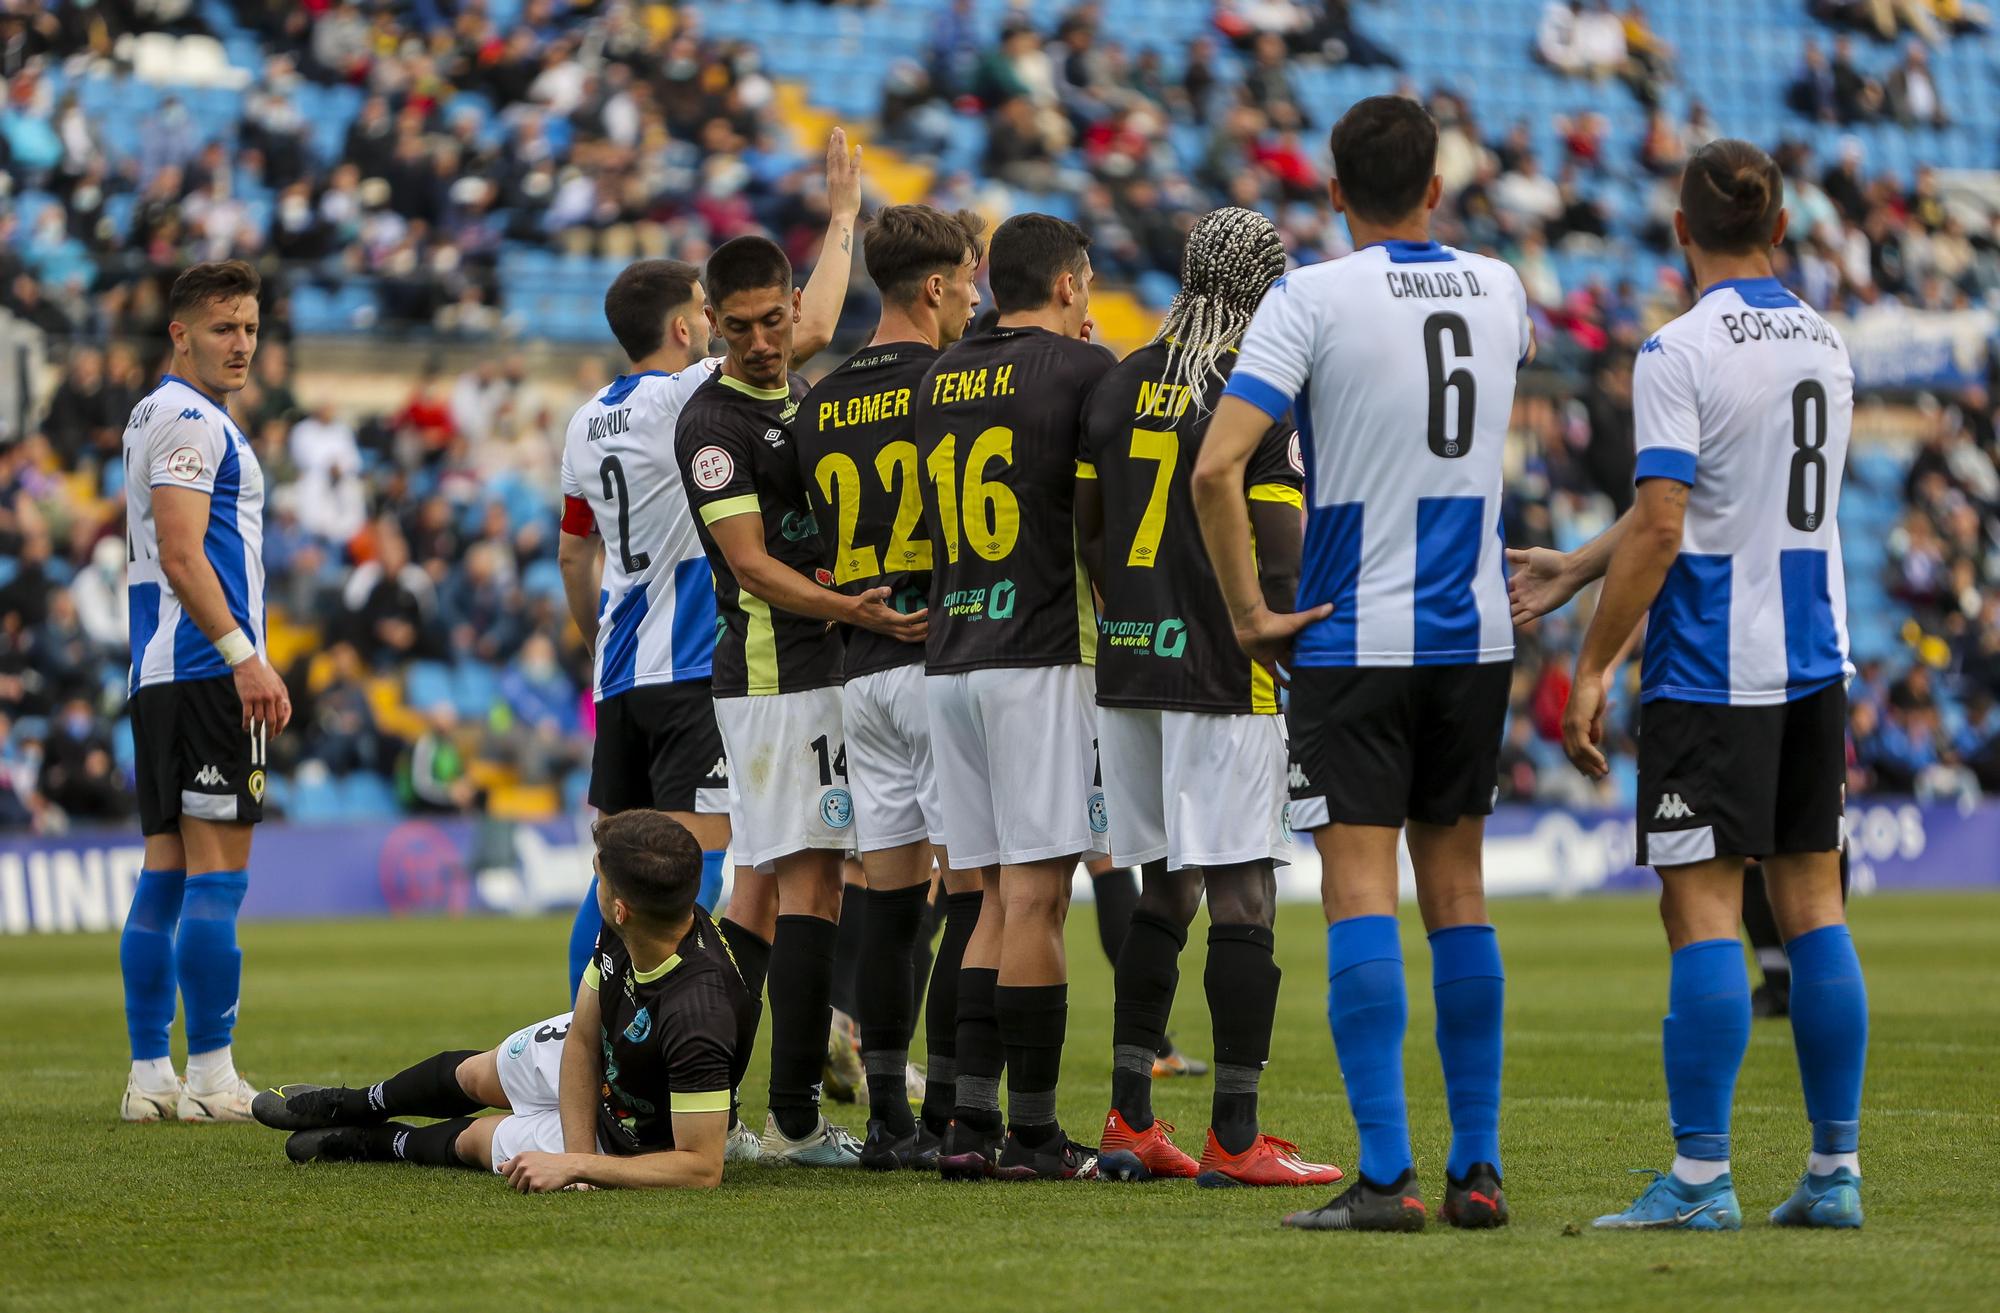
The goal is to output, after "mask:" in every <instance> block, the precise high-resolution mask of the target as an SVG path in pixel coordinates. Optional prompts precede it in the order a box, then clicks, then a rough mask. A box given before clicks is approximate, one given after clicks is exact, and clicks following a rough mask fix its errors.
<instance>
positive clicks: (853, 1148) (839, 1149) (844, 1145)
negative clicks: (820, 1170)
mask: <svg viewBox="0 0 2000 1313" xmlns="http://www.w3.org/2000/svg"><path fill="white" fill-rule="evenodd" d="M757 1150H758V1153H759V1154H760V1155H761V1157H760V1161H763V1162H767V1163H773V1164H779V1163H789V1164H791V1165H793V1166H795V1167H859V1166H860V1165H861V1141H859V1140H857V1139H855V1138H854V1137H853V1136H852V1135H850V1134H849V1133H848V1131H847V1128H846V1127H844V1126H836V1125H834V1124H833V1123H832V1122H830V1121H828V1120H827V1119H826V1118H825V1117H824V1116H822V1117H821V1118H820V1119H819V1125H818V1126H817V1127H815V1128H814V1129H813V1131H812V1133H811V1134H809V1135H807V1136H806V1137H805V1138H803V1139H799V1140H794V1139H792V1138H791V1137H790V1136H788V1135H786V1134H785V1133H784V1132H783V1131H781V1130H779V1129H778V1119H777V1118H776V1117H774V1116H771V1115H770V1114H769V1113H766V1114H765V1117H764V1138H763V1139H762V1140H761V1141H759V1142H758V1145H757Z"/></svg>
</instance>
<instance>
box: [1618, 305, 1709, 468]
mask: <svg viewBox="0 0 2000 1313" xmlns="http://www.w3.org/2000/svg"><path fill="white" fill-rule="evenodd" d="M1693 366H1694V360H1693V351H1692V350H1691V349H1690V348H1689V347H1687V346H1685V345H1682V344H1679V343H1676V342H1674V341H1673V340H1671V339H1669V338H1668V337H1667V336H1666V335H1665V334H1661V333H1656V334H1654V335H1653V336H1652V337H1649V338H1647V339H1646V343H1645V345H1644V346H1642V347H1640V348H1639V359H1638V361H1637V363H1635V364H1634V365H1633V366H1632V431H1633V446H1634V447H1636V448H1637V451H1638V456H1637V460H1636V461H1635V463H1634V465H1633V469H1632V477H1633V479H1634V480H1635V481H1637V480H1641V479H1673V480H1675V481H1676V482H1679V483H1685V484H1687V485H1688V486H1689V487H1692V486H1694V472H1695V460H1696V457H1698V456H1699V455H1700V453H1701V411H1700V407H1699V405H1698V404H1697V401H1696V398H1695V388H1694V368H1693Z"/></svg>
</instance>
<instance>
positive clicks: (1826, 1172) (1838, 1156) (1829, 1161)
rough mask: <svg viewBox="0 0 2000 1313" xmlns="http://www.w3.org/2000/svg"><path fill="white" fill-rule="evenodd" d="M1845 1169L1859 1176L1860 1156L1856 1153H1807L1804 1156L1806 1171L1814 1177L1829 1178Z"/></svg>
mask: <svg viewBox="0 0 2000 1313" xmlns="http://www.w3.org/2000/svg"><path fill="white" fill-rule="evenodd" d="M1843 1167H1845V1168H1846V1169H1847V1170H1848V1171H1850V1172H1853V1173H1854V1174H1855V1175H1856V1176H1859V1175H1861V1155H1860V1154H1858V1153H1809V1154H1807V1155H1806V1170H1807V1171H1808V1172H1811V1173H1812V1174H1813V1175H1814V1176H1831V1175H1833V1174H1834V1173H1835V1172H1837V1171H1839V1170H1840V1169H1841V1168H1843Z"/></svg>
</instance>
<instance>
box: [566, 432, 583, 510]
mask: <svg viewBox="0 0 2000 1313" xmlns="http://www.w3.org/2000/svg"><path fill="white" fill-rule="evenodd" d="M569 452H570V446H569V435H568V434H567V433H565V434H563V452H562V495H563V496H565V497H579V498H580V497H582V496H583V484H582V482H581V481H579V480H578V479H577V477H576V471H575V470H574V469H572V468H571V467H570V462H569Z"/></svg>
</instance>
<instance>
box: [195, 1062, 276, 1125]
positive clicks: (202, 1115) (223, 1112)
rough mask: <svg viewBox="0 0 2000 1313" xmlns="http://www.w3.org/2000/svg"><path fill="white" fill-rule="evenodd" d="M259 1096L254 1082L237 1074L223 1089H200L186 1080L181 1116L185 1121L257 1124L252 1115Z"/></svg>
mask: <svg viewBox="0 0 2000 1313" xmlns="http://www.w3.org/2000/svg"><path fill="white" fill-rule="evenodd" d="M256 1097H257V1091H256V1090H255V1089H254V1088H253V1087H252V1086H251V1084H250V1082H249V1081H247V1080H244V1079H243V1077H242V1076H241V1075H239V1074H237V1073H234V1072H232V1073H230V1076H229V1078H228V1079H227V1080H225V1081H224V1082H223V1085H222V1088H221V1089H215V1090H198V1089H196V1088H195V1087H194V1086H193V1085H190V1084H189V1083H187V1082H186V1081H182V1082H181V1097H180V1106H179V1109H178V1111H179V1116H180V1119H181V1120H182V1121H184V1122H247V1121H255V1120H256V1118H254V1117H253V1116H251V1115H250V1103H251V1100H253V1099H255V1098H256Z"/></svg>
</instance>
